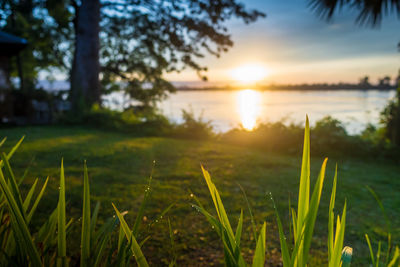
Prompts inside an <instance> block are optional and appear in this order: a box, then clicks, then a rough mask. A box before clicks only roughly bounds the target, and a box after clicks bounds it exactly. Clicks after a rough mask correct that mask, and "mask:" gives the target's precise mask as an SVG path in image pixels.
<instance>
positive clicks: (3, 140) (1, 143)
mask: <svg viewBox="0 0 400 267" xmlns="http://www.w3.org/2000/svg"><path fill="white" fill-rule="evenodd" d="M6 140H7V137H4V138H3V139H2V140H1V141H0V147H1V146H2V145H3V144H4V142H5V141H6Z"/></svg>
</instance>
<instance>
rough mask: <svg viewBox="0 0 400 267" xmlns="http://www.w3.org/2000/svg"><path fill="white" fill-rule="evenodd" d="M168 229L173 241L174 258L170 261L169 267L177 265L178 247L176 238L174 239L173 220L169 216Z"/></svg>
mask: <svg viewBox="0 0 400 267" xmlns="http://www.w3.org/2000/svg"><path fill="white" fill-rule="evenodd" d="M168 230H169V239H170V241H171V252H172V253H171V254H172V259H171V262H170V263H169V265H168V266H169V267H173V266H177V265H176V259H177V255H176V249H175V240H174V232H173V231H172V226H171V221H170V220H169V218H168Z"/></svg>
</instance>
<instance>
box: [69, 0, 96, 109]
mask: <svg viewBox="0 0 400 267" xmlns="http://www.w3.org/2000/svg"><path fill="white" fill-rule="evenodd" d="M81 3H82V4H81V5H80V6H79V8H78V10H77V13H76V14H77V18H76V27H75V29H76V31H75V52H74V58H73V63H72V70H71V77H70V83H71V95H70V96H71V102H72V109H73V111H75V112H80V111H82V110H84V109H88V108H90V107H91V106H92V105H93V104H95V103H98V104H100V97H101V93H100V82H99V73H100V63H99V50H100V40H99V31H100V25H99V23H100V0H82V2H81Z"/></svg>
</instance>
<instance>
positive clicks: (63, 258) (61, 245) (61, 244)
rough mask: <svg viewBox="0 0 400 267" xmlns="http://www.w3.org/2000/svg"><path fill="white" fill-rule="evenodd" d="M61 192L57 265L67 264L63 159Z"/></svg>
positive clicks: (58, 210)
mask: <svg viewBox="0 0 400 267" xmlns="http://www.w3.org/2000/svg"><path fill="white" fill-rule="evenodd" d="M59 190H60V194H59V198H58V208H57V213H58V222H57V229H58V231H57V241H58V249H57V252H58V258H57V265H59V266H63V267H64V266H67V241H66V232H65V228H66V227H65V223H66V216H65V177H64V163H63V159H61V171H60V188H59Z"/></svg>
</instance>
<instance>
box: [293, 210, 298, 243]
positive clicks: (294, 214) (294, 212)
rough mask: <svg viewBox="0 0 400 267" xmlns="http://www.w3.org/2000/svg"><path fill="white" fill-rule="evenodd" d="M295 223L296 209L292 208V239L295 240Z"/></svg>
mask: <svg viewBox="0 0 400 267" xmlns="http://www.w3.org/2000/svg"><path fill="white" fill-rule="evenodd" d="M296 223H297V216H296V211H295V210H294V209H293V208H292V225H293V240H294V242H296V240H297V239H296V238H297V228H296Z"/></svg>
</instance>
